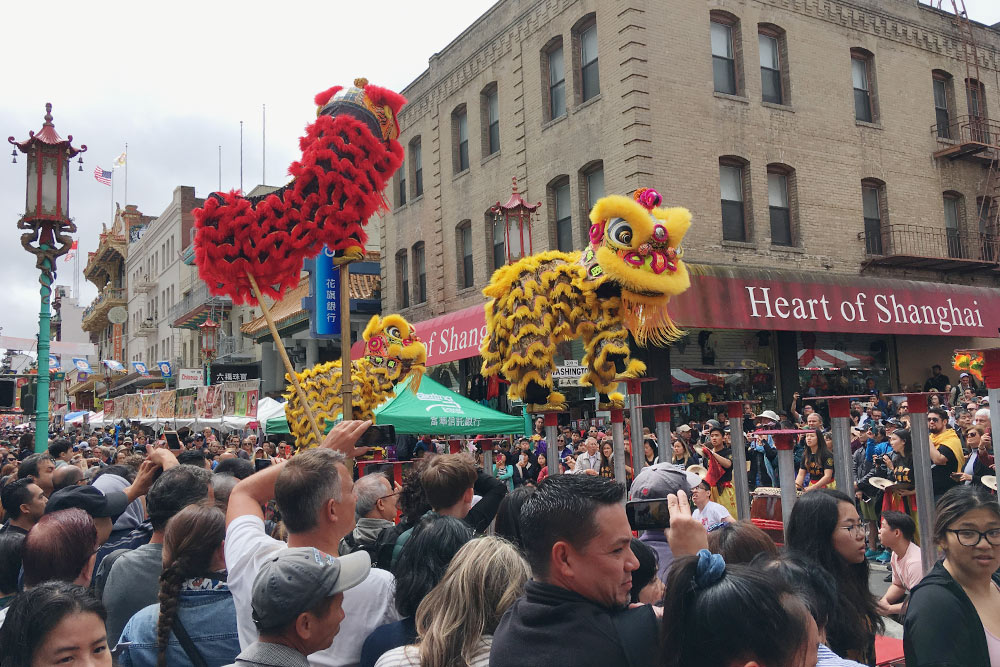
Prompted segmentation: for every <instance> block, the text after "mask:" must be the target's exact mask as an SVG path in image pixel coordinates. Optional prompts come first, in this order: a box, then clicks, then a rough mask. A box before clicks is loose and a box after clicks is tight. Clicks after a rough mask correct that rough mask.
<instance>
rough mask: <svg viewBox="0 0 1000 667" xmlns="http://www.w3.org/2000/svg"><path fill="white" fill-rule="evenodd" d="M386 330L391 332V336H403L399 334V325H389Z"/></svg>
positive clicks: (396, 337) (400, 337) (398, 338)
mask: <svg viewBox="0 0 1000 667" xmlns="http://www.w3.org/2000/svg"><path fill="white" fill-rule="evenodd" d="M385 332H386V333H387V334H389V337H390V338H395V339H396V340H400V339H402V336H400V335H399V327H389V328H388V329H386V330H385Z"/></svg>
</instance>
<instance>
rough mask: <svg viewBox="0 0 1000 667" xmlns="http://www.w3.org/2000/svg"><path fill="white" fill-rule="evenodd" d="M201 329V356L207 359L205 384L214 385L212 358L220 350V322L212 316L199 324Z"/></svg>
mask: <svg viewBox="0 0 1000 667" xmlns="http://www.w3.org/2000/svg"><path fill="white" fill-rule="evenodd" d="M198 330H199V331H201V357H202V359H204V360H205V385H206V386H209V387H210V386H212V359H215V355H216V353H217V352H218V351H219V324H218V323H217V322H216V321H215V320H213V319H212V318H211V317H210V318H208V319H207V320H205V321H204V322H202V323H201V324H199V325H198Z"/></svg>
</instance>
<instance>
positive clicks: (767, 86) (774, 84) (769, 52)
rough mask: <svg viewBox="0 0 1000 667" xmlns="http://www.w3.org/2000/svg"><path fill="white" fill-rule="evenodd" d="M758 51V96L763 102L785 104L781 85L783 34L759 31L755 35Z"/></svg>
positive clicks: (767, 29) (773, 31) (766, 30)
mask: <svg viewBox="0 0 1000 667" xmlns="http://www.w3.org/2000/svg"><path fill="white" fill-rule="evenodd" d="M757 42H758V46H759V51H760V91H761V92H760V95H761V100H763V101H764V102H771V103H772V104H787V103H788V102H787V101H786V99H785V98H786V96H785V84H784V83H783V79H784V78H785V77H784V76H783V71H784V66H785V62H784V57H783V54H782V51H783V46H784V33H783V32H780V31H779V29H776V28H766V29H761V32H760V33H759V34H758V35H757Z"/></svg>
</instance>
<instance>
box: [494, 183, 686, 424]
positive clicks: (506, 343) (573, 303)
mask: <svg viewBox="0 0 1000 667" xmlns="http://www.w3.org/2000/svg"><path fill="white" fill-rule="evenodd" d="M661 203H662V198H661V197H660V195H659V193H657V192H656V191H655V190H652V189H648V188H640V189H639V190H637V191H636V193H635V195H634V196H633V198H628V197H623V196H621V195H611V196H608V197H604V198H603V199H600V200H598V201H597V203H596V204H595V205H594V208H593V210H592V211H591V212H590V222H591V227H590V245H589V246H588V247H587V248H586V250H584V251H583V252H570V253H567V252H559V251H550V252H543V253H540V254H538V255H533V256H531V257H525V258H523V259H521V260H519V261H517V262H515V263H513V264H510V265H509V266H504V267H502V268H500V269H497V271H496V272H495V273H494V274H493V278H492V279H491V281H490V284H489V285H488V286H487V287H486V289H485V290H483V294H485V295H486V296H487V297H489V298H490V301H489V303H487V304H486V325H487V336H486V338H485V339H484V340H483V344H482V347H481V350H480V353H481V354H482V357H483V367H482V373H483V375H484V376H487V377H488V376H494V375H499V374H503V376H504V377H506V378H507V379H508V380H509V381H510V389H509V390H508V396H510V397H511V398H513V399H519V400H523V401H524V402H525V403H527V404H528V405H529V410H531V411H545V410H564V409H565V402H566V398H565V397H564V396H563V395H562V394H561V393H559V392H557V391H554V390H553V384H552V371H553V369H554V367H555V365H554V363H553V357H554V356H555V351H556V345H558V344H559V343H561V342H563V341H566V340H570V339H573V338H581V337H582V338H583V343H584V348H585V350H586V354H585V355H584V358H583V364H584V366H586V367H587V371H586V372H585V373H584V375H583V378H582V379H581V384H583V385H585V386H593V387H594V388H595V389H597V391H598V392H599V393H600V394H601V407H602V408H606V407H624V396H623V395H622V394H620V393H616V392H615V391H614V390H615V389H616V388H617V384H618V380H620V379H627V378H636V377H639V376H641V375H643V374H644V373H645V371H646V365H645V364H644V363H642V362H641V361H639V360H638V359H632V358H631V356H630V351H629V345H628V335H629V333H631V334H632V336H633V337H634V338H635V340H636V342H637V343H639V344H640V345H643V346H645V345H646V343H647V342H651V343H653V344H655V345H667V344H669V343H670V342H672V341H674V340H676V339H677V338H679V337H680V336H682V335H683V334H682V332H681V331H680V330H678V329H677V327H675V326H674V323H673V322H672V321H671V320H670V316H669V314H668V313H667V303H668V302H669V301H670V297H671V296H674V295H677V294H680V293H681V292H683V291H685V290H686V289H687V288H688V287H689V286H690V285H691V280H690V277H689V276H688V272H687V269H686V268H685V266H684V263H683V262H682V261H681V260H680V258H681V257H682V255H683V251H682V250H681V241H682V240H683V238H684V234H685V233H687V230H688V228H689V227H690V226H691V214H690V213H689V212H688V210H687V209H684V208H660V204H661Z"/></svg>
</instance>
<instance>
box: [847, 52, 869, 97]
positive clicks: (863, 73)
mask: <svg viewBox="0 0 1000 667" xmlns="http://www.w3.org/2000/svg"><path fill="white" fill-rule="evenodd" d="M851 77H852V79H853V80H854V87H855V88H857V89H858V90H868V63H867V61H865V60H861V59H860V58H851Z"/></svg>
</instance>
